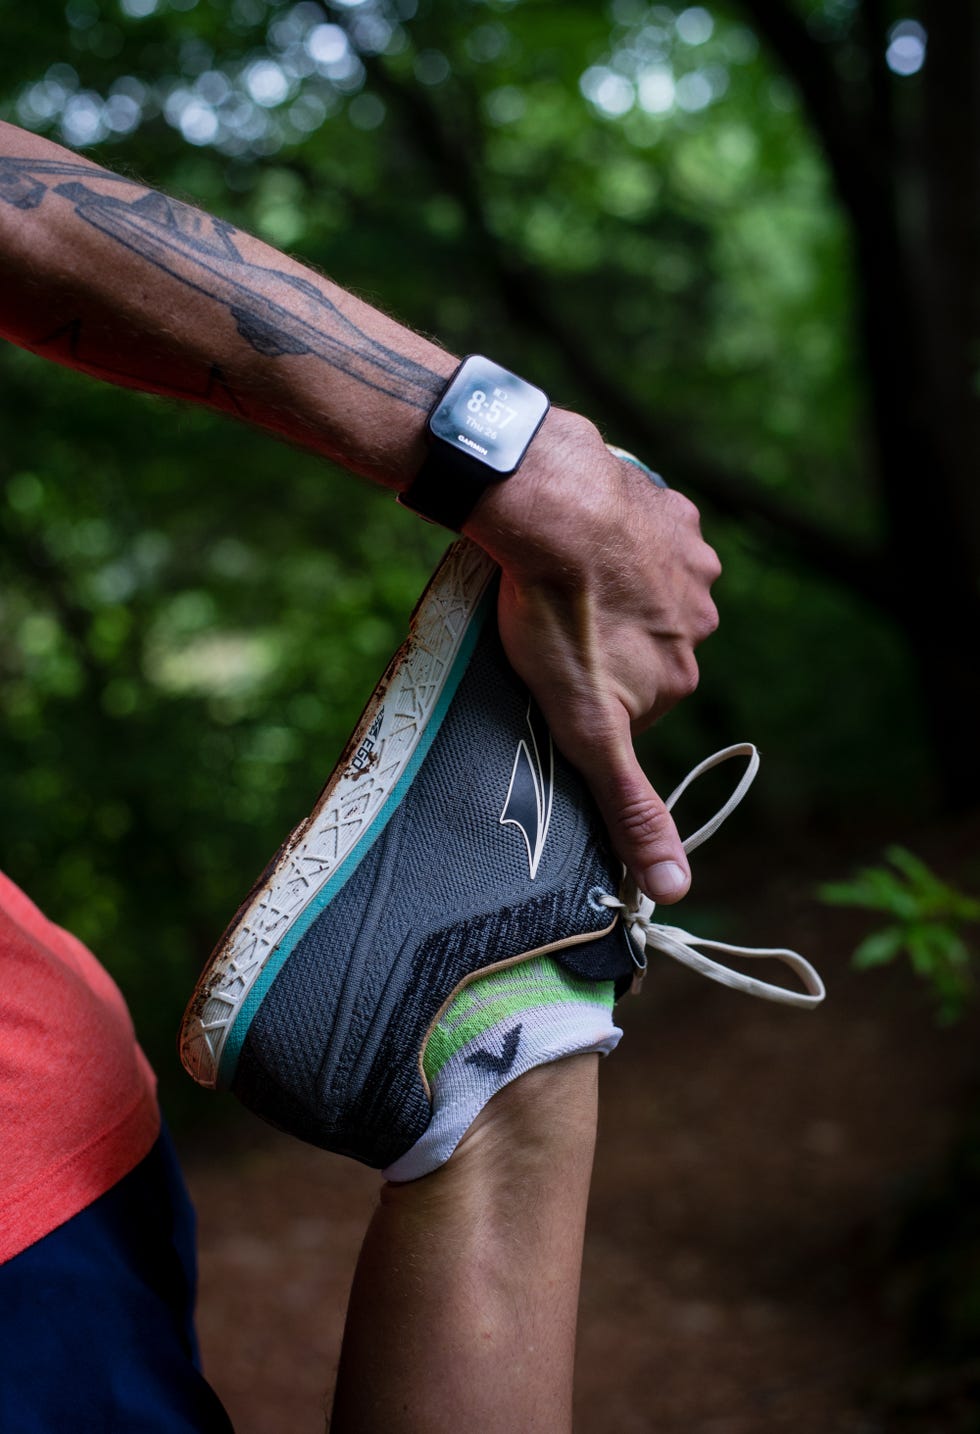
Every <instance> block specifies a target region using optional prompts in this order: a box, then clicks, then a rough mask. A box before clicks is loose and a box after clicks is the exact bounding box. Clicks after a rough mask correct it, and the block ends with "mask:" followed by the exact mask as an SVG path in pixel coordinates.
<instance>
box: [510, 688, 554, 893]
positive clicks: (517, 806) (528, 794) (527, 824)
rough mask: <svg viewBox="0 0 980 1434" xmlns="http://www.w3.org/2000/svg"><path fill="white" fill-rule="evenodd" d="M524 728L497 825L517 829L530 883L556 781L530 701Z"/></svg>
mask: <svg viewBox="0 0 980 1434" xmlns="http://www.w3.org/2000/svg"><path fill="white" fill-rule="evenodd" d="M527 726H528V731H529V733H530V741H529V742H527V741H525V740H524V739H523V738H522V739H521V741H520V742H519V743H518V745H517V755H516V756H515V758H514V770H513V771H512V772H511V774H510V786H509V787H508V789H507V800H506V801H505V802H504V809H503V811H502V812H501V813H500V824H501V826H508V825H510V826H515V827H519V828H520V831H521V835H522V836H523V837H524V841H525V844H526V846H527V863H528V867H529V869H530V872H531V880H532V881H533V880H534V878H535V876H536V875H537V872H538V864H539V863H540V861H541V853H542V852H543V851H544V844H545V840H546V838H547V836H548V826H549V824H550V822H551V799H552V794H553V791H554V781H555V753H554V748H553V747H552V745H551V733H550V732H549V731H548V725H547V723H546V722H545V720H544V718H543V717H542V715H541V712H540V710H539V709H538V707H537V705H536V703H535V702H534V700H533V698H532V699H529V701H528V704H527Z"/></svg>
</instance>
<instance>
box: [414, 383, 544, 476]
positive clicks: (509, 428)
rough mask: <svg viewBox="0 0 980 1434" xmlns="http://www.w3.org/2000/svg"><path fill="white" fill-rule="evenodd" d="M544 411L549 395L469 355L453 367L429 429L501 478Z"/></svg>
mask: <svg viewBox="0 0 980 1434" xmlns="http://www.w3.org/2000/svg"><path fill="white" fill-rule="evenodd" d="M547 412H548V399H547V398H546V396H545V395H544V394H543V393H542V391H541V389H539V388H535V386H534V384H532V383H526V382H525V380H524V379H522V378H518V377H517V375H516V374H512V373H509V372H508V371H507V369H505V368H501V367H500V366H499V364H495V363H493V362H491V360H490V359H486V358H482V357H479V356H475V355H473V356H471V357H470V358H467V359H465V360H464V361H463V363H462V364H461V366H460V368H459V369H458V370H457V373H456V377H455V378H454V379H453V381H452V383H451V384H450V386H449V388H448V389H447V390H446V392H445V394H444V395H443V397H442V399H441V400H440V402H439V404H438V407H437V408H436V409H435V410H434V411H433V413H432V416H431V418H430V419H429V429H430V432H431V433H432V434H433V435H434V437H436V438H440V439H442V440H443V442H446V443H451V444H452V445H453V447H454V448H457V449H458V450H459V451H460V452H461V453H468V454H470V455H471V456H472V457H473V458H475V459H476V460H477V462H479V463H481V464H484V465H485V466H486V467H488V468H490V469H492V470H493V472H495V473H498V474H499V475H500V476H501V477H505V476H506V475H507V474H509V473H513V472H514V471H515V469H516V468H517V466H518V464H519V463H520V461H521V459H522V458H523V457H524V454H525V452H526V451H527V446H528V444H529V443H530V442H531V439H532V438H533V437H534V435H535V433H537V431H538V429H539V428H540V426H541V424H542V423H543V421H544V417H545V414H546V413H547ZM490 476H492V474H491V475H490Z"/></svg>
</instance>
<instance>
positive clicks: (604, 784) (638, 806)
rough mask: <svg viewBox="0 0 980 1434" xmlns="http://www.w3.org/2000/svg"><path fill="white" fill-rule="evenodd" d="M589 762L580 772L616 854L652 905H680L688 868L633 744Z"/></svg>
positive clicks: (688, 879) (671, 821)
mask: <svg viewBox="0 0 980 1434" xmlns="http://www.w3.org/2000/svg"><path fill="white" fill-rule="evenodd" d="M592 757H593V760H592V761H590V762H589V763H588V764H587V765H582V766H581V767H580V770H581V771H582V775H583V776H584V777H585V780H586V781H587V782H588V784H589V787H590V788H591V791H592V795H593V797H594V798H595V800H596V802H597V804H598V807H599V810H600V812H601V813H602V817H603V820H604V821H605V824H606V827H607V829H608V832H609V838H610V840H611V842H612V844H613V846H614V848H615V850H616V853H617V855H618V856H619V857H620V858H621V859H622V860H623V861H624V862H625V863H626V867H627V869H628V870H629V873H630V875H631V876H632V877H633V879H634V881H635V882H636V884H637V885H638V886H639V888H640V890H641V891H643V892H645V893H646V895H647V896H649V897H650V898H651V899H652V900H654V901H657V902H663V903H666V904H669V903H670V902H673V901H679V900H680V899H681V897H682V896H684V895H686V893H687V891H688V888H689V887H690V885H691V868H690V867H689V865H688V861H687V856H686V854H685V852H684V847H683V845H682V843H681V838H680V834H679V833H678V830H677V827H676V826H675V825H674V819H673V817H672V816H671V814H670V812H669V811H668V810H667V808H666V806H665V805H664V803H663V801H662V799H661V798H660V797H659V796H658V795H657V793H656V792H655V791H654V789H653V787H652V786H651V785H650V782H649V781H648V780H647V777H646V774H645V773H644V771H643V768H642V767H641V766H640V764H639V762H638V761H637V758H636V754H635V752H634V751H633V747H632V743H628V745H627V746H626V748H625V750H620V751H618V752H616V753H615V754H613V755H612V756H611V758H610V755H609V754H607V753H594V754H592Z"/></svg>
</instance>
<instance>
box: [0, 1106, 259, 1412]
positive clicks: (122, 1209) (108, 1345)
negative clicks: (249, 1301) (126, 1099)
mask: <svg viewBox="0 0 980 1434" xmlns="http://www.w3.org/2000/svg"><path fill="white" fill-rule="evenodd" d="M196 1278H197V1260H196V1253H195V1219H194V1210H193V1207H192V1206H191V1203H190V1199H189V1197H188V1195H187V1191H186V1189H185V1188H184V1182H183V1178H182V1176H181V1173H180V1167H179V1165H178V1163H177V1157H176V1155H175V1153H174V1150H173V1146H172V1144H171V1142H170V1138H169V1136H168V1135H167V1133H166V1131H164V1132H163V1133H162V1134H161V1136H160V1139H159V1140H158V1141H157V1143H156V1145H154V1147H153V1149H152V1150H151V1151H150V1153H149V1155H148V1156H147V1157H146V1159H145V1160H143V1161H141V1162H140V1164H139V1165H137V1167H136V1169H135V1170H133V1171H131V1172H130V1174H129V1175H127V1176H126V1177H125V1178H124V1179H123V1180H120V1182H119V1184H118V1185H115V1186H114V1187H113V1188H112V1189H111V1190H109V1191H108V1192H107V1193H106V1194H105V1195H103V1196H102V1197H101V1198H100V1199H99V1200H96V1201H95V1203H94V1204H92V1205H90V1206H89V1207H88V1209H87V1210H83V1211H82V1212H81V1213H80V1214H78V1215H76V1216H75V1217H74V1218H73V1219H71V1220H68V1221H67V1222H66V1223H65V1224H64V1225H62V1226H61V1227H60V1228H59V1229H57V1230H54V1231H52V1233H51V1234H50V1235H46V1236H45V1238H44V1239H43V1240H39V1241H38V1242H37V1243H36V1244H34V1245H32V1246H30V1248H29V1249H27V1250H25V1251H24V1252H23V1253H22V1254H20V1255H16V1256H15V1257H14V1259H12V1260H8V1261H7V1263H6V1264H4V1265H0V1430H5V1431H7V1430H9V1431H10V1434H69V1431H70V1434H75V1432H76V1431H77V1434H232V1428H231V1422H230V1421H229V1419H228V1416H227V1414H226V1413H225V1411H224V1410H223V1409H222V1407H221V1404H220V1402H219V1400H218V1397H217V1395H216V1394H215V1393H214V1391H213V1390H212V1389H211V1387H210V1386H209V1385H208V1383H207V1382H206V1380H205V1379H204V1376H203V1375H202V1374H201V1369H200V1362H199V1358H198V1351H197V1340H196V1337H195V1334H194V1296H195V1286H196Z"/></svg>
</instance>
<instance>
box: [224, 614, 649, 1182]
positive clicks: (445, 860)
mask: <svg viewBox="0 0 980 1434" xmlns="http://www.w3.org/2000/svg"><path fill="white" fill-rule="evenodd" d="M528 701H529V699H528V693H527V689H526V688H525V687H524V685H523V684H522V683H521V682H520V680H519V679H518V678H517V677H516V676H515V674H514V673H513V671H512V670H511V668H510V666H509V664H508V663H507V660H506V658H505V656H504V653H503V650H502V648H501V645H500V640H499V637H498V635H497V630H496V623H495V621H494V618H493V616H492V615H491V616H490V617H489V618H488V619H487V621H486V622H485V625H484V628H483V631H482V633H481V635H480V638H479V641H478V643H477V645H476V648H475V650H474V653H473V656H472V658H471V660H470V663H469V665H468V667H467V670H466V672H465V674H464V676H463V678H462V681H461V682H460V685H459V688H458V690H457V692H456V695H455V697H454V698H453V701H452V703H451V705H450V707H449V710H448V713H447V714H446V716H445V718H444V720H443V723H442V726H441V728H440V730H439V732H438V735H437V736H436V738H435V740H434V742H433V744H432V747H431V748H430V750H429V752H428V754H427V756H426V758H425V760H424V762H423V763H422V765H421V767H420V769H419V771H418V773H417V775H416V777H415V779H414V781H413V782H412V784H411V786H410V787H409V789H408V792H407V794H406V795H405V796H404V797H403V799H402V801H401V803H400V805H399V806H398V808H397V809H396V811H395V812H394V814H393V815H392V817H391V818H390V820H389V822H388V824H387V826H386V828H385V830H384V832H383V833H382V835H381V836H380V838H378V840H376V841H375V843H374V845H373V846H372V847H371V849H370V850H369V851H368V852H367V854H366V855H365V857H364V859H363V860H362V861H361V864H360V865H359V866H358V868H357V870H356V871H355V872H354V873H353V875H352V876H351V878H350V879H349V880H348V881H347V883H346V885H345V886H344V887H343V888H342V889H341V890H340V892H339V893H338V894H337V895H336V896H335V897H334V899H333V900H332V902H331V903H330V905H329V906H328V907H327V908H326V909H325V910H324V911H323V912H322V913H321V915H320V916H319V917H318V918H317V919H316V920H315V921H314V922H313V924H312V926H311V927H310V929H309V930H308V931H307V932H306V934H305V935H304V936H303V937H302V938H301V940H300V941H299V942H298V944H297V946H296V949H295V950H294V951H293V952H292V954H291V955H290V956H289V958H288V959H287V960H286V962H285V964H284V965H283V967H282V970H281V971H280V972H279V974H278V976H277V977H276V979H275V981H274V982H273V984H272V986H271V987H270V989H269V992H268V993H267V995H266V997H265V999H264V1000H263V1002H262V1004H261V1006H260V1007H259V1009H258V1011H257V1013H256V1015H255V1017H254V1018H253V1020H252V1024H251V1026H250V1028H249V1031H248V1034H247V1036H246V1038H245V1042H244V1045H243V1048H242V1052H241V1056H240V1059H239V1061H238V1066H237V1070H236V1073H235V1077H234V1082H233V1089H234V1091H235V1093H236V1094H237V1095H238V1096H239V1098H240V1099H241V1100H242V1101H243V1102H244V1103H245V1104H246V1105H248V1106H249V1107H251V1108H252V1109H253V1110H255V1111H256V1112H257V1113H258V1114H260V1115H261V1116H263V1117H264V1118H265V1119H266V1120H269V1121H271V1122H272V1123H273V1124H275V1125H278V1126H280V1127H282V1128H283V1129H285V1130H288V1131H290V1132H291V1133H293V1134H294V1135H297V1136H299V1137H301V1138H302V1139H304V1140H307V1141H310V1142H312V1143H313V1144H315V1145H321V1146H324V1147H326V1148H327V1149H331V1150H338V1151H341V1152H343V1153H344V1154H348V1155H352V1156H354V1157H356V1158H357V1159H359V1160H363V1161H365V1162H366V1163H367V1164H370V1165H374V1166H378V1167H383V1166H385V1165H388V1164H390V1163H391V1162H392V1161H394V1160H395V1159H397V1158H398V1157H399V1156H400V1155H402V1154H403V1153H404V1152H405V1151H406V1150H407V1149H409V1147H410V1146H411V1145H413V1144H414V1143H415V1141H416V1140H417V1139H418V1138H419V1136H420V1135H421V1134H422V1133H423V1131H424V1130H425V1128H426V1126H427V1124H428V1122H429V1118H430V1113H431V1112H430V1106H429V1101H428V1097H427V1095H426V1090H425V1085H424V1082H423V1079H422V1076H421V1074H420V1071H419V1056H420V1050H421V1047H422V1044H423V1041H424V1039H425V1036H426V1033H427V1031H428V1029H429V1026H430V1025H431V1023H432V1021H433V1019H434V1017H435V1015H436V1013H437V1012H438V1010H439V1008H440V1007H441V1006H442V1005H443V1003H444V1002H445V1001H446V999H447V997H449V995H450V994H451V992H452V991H453V990H454V988H455V987H456V986H457V985H458V984H459V982H460V981H461V980H463V979H464V978H465V977H466V976H468V975H469V974H470V973H472V972H474V971H478V970H481V969H482V968H484V967H486V966H490V965H493V964H495V963H498V962H501V961H507V960H511V959H514V958H519V957H520V956H522V955H523V954H525V953H528V952H532V951H535V950H537V949H539V948H541V947H544V946H550V945H552V944H553V943H556V942H567V941H568V940H569V939H570V938H575V937H585V938H586V940H585V942H584V943H583V944H573V945H570V946H566V947H565V948H564V949H563V950H562V951H561V952H560V953H556V954H557V955H558V959H560V960H561V961H562V963H563V964H564V965H565V966H566V967H567V968H568V969H569V970H571V971H574V972H575V973H576V974H578V975H583V976H587V977H591V978H594V979H606V980H609V979H613V980H616V981H617V982H619V983H620V984H622V983H623V982H624V981H625V980H626V979H627V978H628V976H629V974H630V971H631V969H632V962H631V957H630V952H629V946H628V942H627V939H626V937H625V935H624V934H623V931H622V928H621V926H620V925H619V924H617V925H616V927H615V929H613V930H612V931H609V928H610V925H611V920H612V914H611V913H610V912H609V911H608V910H607V909H606V908H604V907H602V906H601V905H599V904H598V903H597V902H596V901H595V894H596V892H597V891H598V890H606V891H611V892H615V891H616V889H617V887H618V885H619V865H618V863H617V862H616V861H615V859H614V858H612V857H611V856H610V854H609V853H608V851H607V850H606V848H605V845H604V839H603V834H602V830H601V826H600V823H599V819H598V816H597V813H596V811H595V808H594V805H593V803H592V800H591V798H590V797H589V795H588V793H587V792H586V790H585V788H584V786H583V783H582V781H581V779H580V778H579V777H578V775H577V774H576V773H575V772H574V771H573V770H572V769H571V768H570V767H569V765H568V764H567V763H566V762H565V761H564V760H563V759H562V758H561V756H560V755H559V754H558V753H557V752H555V754H554V791H553V802H552V806H551V818H550V825H549V826H548V829H547V836H546V839H545V841H544V843H543V846H542V847H541V849H540V858H539V861H538V863H537V865H536V871H535V874H534V876H533V878H532V876H531V865H532V861H531V857H530V855H529V843H530V846H531V848H532V849H533V847H534V842H535V832H534V830H533V827H534V826H535V825H537V826H538V827H539V828H540V825H541V823H540V821H539V822H537V823H536V822H535V803H534V800H533V797H534V788H533V784H532V783H531V779H530V777H529V776H528V774H527V772H526V770H525V771H522V772H519V773H518V776H517V778H516V779H515V783H514V788H513V792H512V802H511V813H510V814H512V815H513V814H515V807H516V808H517V809H518V810H517V811H516V815H518V816H520V815H521V808H522V807H523V811H524V813H525V814H526V821H525V827H528V828H532V830H530V831H529V832H528V838H527V839H526V838H525V834H524V831H523V830H522V828H521V826H518V825H516V824H514V823H512V822H506V823H502V822H501V816H502V815H503V814H504V808H505V803H506V802H507V797H508V792H509V791H510V789H511V775H512V772H513V771H514V764H515V757H516V756H517V753H518V750H519V744H520V743H521V742H522V741H523V742H524V743H525V748H526V751H528V752H530V753H531V754H533V752H534V744H533V742H532V741H531V739H530V731H529V726H528ZM537 726H538V731H539V733H540V732H541V729H542V727H543V724H541V723H540V717H538V719H537ZM531 765H532V766H533V765H534V764H533V759H532V762H531ZM542 765H543V767H544V770H545V771H547V762H544V763H543V764H542ZM527 766H528V763H527V762H526V761H525V760H524V759H522V767H523V768H527ZM539 790H540V789H539ZM603 932H607V933H608V934H606V935H602V934H601V933H603ZM590 934H591V935H592V936H593V938H594V939H591V940H589V939H588V938H589V936H590Z"/></svg>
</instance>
